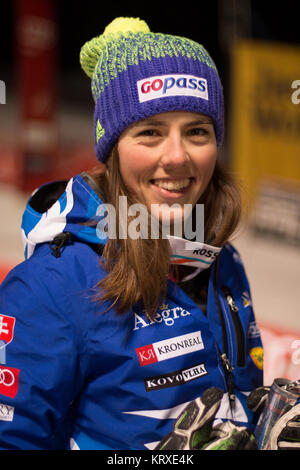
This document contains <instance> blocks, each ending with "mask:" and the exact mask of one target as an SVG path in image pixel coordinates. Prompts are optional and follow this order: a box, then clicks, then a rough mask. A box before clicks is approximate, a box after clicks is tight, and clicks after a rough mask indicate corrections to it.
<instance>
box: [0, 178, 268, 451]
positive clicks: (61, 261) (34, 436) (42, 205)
mask: <svg viewBox="0 0 300 470" xmlns="http://www.w3.org/2000/svg"><path fill="white" fill-rule="evenodd" d="M99 204H101V199H100V196H99V194H98V192H97V189H96V187H94V186H93V184H92V182H91V181H90V180H89V178H88V176H87V175H86V174H85V173H83V174H80V175H77V176H75V177H74V178H72V179H71V180H70V181H68V182H62V181H61V182H56V183H50V184H46V185H44V186H42V187H41V188H40V189H39V190H38V191H37V192H35V193H34V194H33V195H32V197H31V198H30V200H29V202H28V204H27V207H26V210H25V213H24V216H23V223H22V236H23V240H24V243H25V258H26V259H25V261H24V262H22V263H21V264H19V265H17V266H16V267H15V268H14V269H13V270H12V271H11V272H10V273H9V274H8V275H7V277H6V279H5V280H4V281H3V283H2V285H1V287H0V449H22V450H25V449H40V450H48V449H114V450H120V449H138V450H139V449H141V450H142V449H144V450H145V449H153V448H154V447H155V446H156V444H157V443H158V442H159V441H160V440H161V439H162V437H163V436H165V435H166V434H167V433H168V432H170V430H171V429H172V426H173V424H174V420H175V419H176V418H177V417H178V415H179V414H180V412H181V411H182V410H183V408H184V407H185V406H186V404H187V403H188V402H190V401H191V400H193V399H195V398H196V397H198V396H199V395H201V394H202V392H203V391H204V390H205V389H207V388H209V387H211V386H216V387H219V388H220V389H222V390H223V391H224V396H223V399H222V403H221V406H220V408H219V411H218V413H217V415H216V421H215V422H216V423H217V422H220V420H223V421H224V420H228V419H233V420H234V421H235V422H237V423H239V424H245V425H246V426H248V427H250V428H251V427H253V426H254V425H255V422H254V418H253V415H252V413H251V412H250V411H249V410H248V409H247V406H246V398H247V395H248V394H249V392H250V391H251V390H253V389H254V388H255V387H258V386H260V385H262V380H263V370H262V343H261V339H260V334H259V330H258V328H257V325H256V322H255V317H254V314H253V310H252V304H251V297H250V290H249V285H248V281H247V278H246V275H245V272H244V268H243V265H242V262H241V259H240V257H239V254H238V253H237V251H236V250H235V249H234V247H233V246H232V245H231V244H226V245H225V246H224V247H223V248H222V250H221V252H220V254H219V256H218V258H217V260H218V262H217V261H214V263H213V264H212V266H211V268H210V271H209V281H208V291H207V304H206V312H204V311H203V309H201V307H200V306H199V305H198V304H197V303H196V302H195V301H194V300H193V299H192V297H191V296H190V295H188V294H187V293H186V292H185V291H184V290H183V289H182V288H181V287H180V286H179V285H177V284H176V283H175V282H173V280H171V279H170V280H168V286H167V298H166V300H165V302H164V303H163V304H162V305H161V306H160V308H159V309H158V311H157V314H156V317H155V319H154V320H152V321H151V320H149V319H148V318H147V317H146V316H145V313H144V311H143V306H142V305H138V304H137V305H135V306H134V307H133V308H132V310H131V311H129V312H127V313H125V314H124V315H121V316H120V315H116V312H115V310H114V309H113V308H111V309H108V310H107V311H106V312H105V313H104V311H105V310H106V309H107V308H108V307H109V305H110V304H109V303H108V302H104V303H103V304H102V305H99V303H98V302H97V301H96V299H95V293H96V289H95V286H96V285H97V283H98V282H99V280H100V279H101V278H103V276H105V272H104V270H103V268H102V267H101V265H100V262H99V260H100V256H101V255H100V254H99V246H101V244H100V242H99V238H98V236H97V232H96V227H95V226H91V224H86V223H85V222H88V221H90V220H91V219H93V218H94V217H95V216H96V214H97V211H98V208H99ZM102 243H103V242H102ZM100 252H101V250H100ZM149 276H151V273H149Z"/></svg>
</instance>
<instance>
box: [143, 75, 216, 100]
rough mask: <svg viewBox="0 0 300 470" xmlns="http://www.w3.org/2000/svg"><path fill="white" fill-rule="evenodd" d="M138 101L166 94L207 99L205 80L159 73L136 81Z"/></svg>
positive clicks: (162, 96)
mask: <svg viewBox="0 0 300 470" xmlns="http://www.w3.org/2000/svg"><path fill="white" fill-rule="evenodd" d="M137 88H138V94H139V101H140V103H142V102H144V101H149V100H155V99H157V98H164V97H168V96H195V97H196V98H202V99H205V100H208V92H207V80H206V79H205V78H199V77H195V76H194V75H186V74H183V75H179V74H170V75H160V76H156V77H149V78H144V79H143V80H138V81H137Z"/></svg>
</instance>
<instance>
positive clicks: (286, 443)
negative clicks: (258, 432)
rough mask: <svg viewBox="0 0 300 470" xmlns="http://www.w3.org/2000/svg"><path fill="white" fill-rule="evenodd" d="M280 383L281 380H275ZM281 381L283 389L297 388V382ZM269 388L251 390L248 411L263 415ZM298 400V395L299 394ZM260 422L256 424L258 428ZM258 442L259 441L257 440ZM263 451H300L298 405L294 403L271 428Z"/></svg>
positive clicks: (299, 410) (299, 407)
mask: <svg viewBox="0 0 300 470" xmlns="http://www.w3.org/2000/svg"><path fill="white" fill-rule="evenodd" d="M276 380H278V381H280V380H281V379H276ZM288 382H289V381H283V380H282V384H283V386H284V387H286V386H287V389H288V388H292V387H293V386H295V387H298V386H299V383H300V382H299V381H295V382H290V383H288ZM270 388H271V387H259V388H257V389H255V390H253V391H252V392H251V393H250V395H249V396H248V398H247V406H248V408H249V409H250V410H252V411H254V412H257V413H260V414H261V413H263V411H264V409H265V407H266V406H268V401H269V392H270ZM299 400H300V393H299ZM259 425H260V422H259V423H258V428H259ZM258 440H259V439H258ZM263 449H268V450H300V403H296V404H295V405H293V406H291V408H290V409H289V410H288V411H287V412H286V413H284V414H283V415H282V416H281V417H279V418H278V419H277V421H276V422H275V423H274V425H273V426H272V429H271V430H270V433H269V436H268V438H267V442H265V444H264V446H263Z"/></svg>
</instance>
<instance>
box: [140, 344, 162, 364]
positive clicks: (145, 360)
mask: <svg viewBox="0 0 300 470" xmlns="http://www.w3.org/2000/svg"><path fill="white" fill-rule="evenodd" d="M135 351H136V353H137V355H138V358H139V361H140V364H141V366H147V365H148V364H152V363H153V362H157V360H158V359H157V356H156V354H155V351H154V348H153V345H152V344H148V345H147V346H142V347H141V348H136V350H135Z"/></svg>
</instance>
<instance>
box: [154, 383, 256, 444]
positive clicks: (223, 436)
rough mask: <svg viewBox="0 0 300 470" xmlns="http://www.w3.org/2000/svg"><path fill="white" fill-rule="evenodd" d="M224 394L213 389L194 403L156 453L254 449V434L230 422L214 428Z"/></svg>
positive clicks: (185, 410) (179, 418) (187, 408)
mask: <svg viewBox="0 0 300 470" xmlns="http://www.w3.org/2000/svg"><path fill="white" fill-rule="evenodd" d="M223 394H224V393H223V391H222V390H220V389H218V388H216V387H212V388H209V389H207V390H205V391H204V393H203V395H202V396H201V397H199V398H196V400H193V401H192V402H190V403H189V404H188V405H187V406H186V408H185V409H184V410H183V411H182V413H181V414H180V416H179V417H178V418H177V420H176V422H175V424H174V428H173V431H172V432H170V433H169V434H167V435H166V436H165V437H164V438H163V439H162V440H161V441H160V443H159V444H158V445H157V447H156V448H155V450H239V449H243V450H253V449H257V446H256V442H255V438H254V436H253V434H252V433H251V432H250V431H249V430H248V429H247V428H246V427H243V426H237V425H235V424H233V423H232V422H230V421H226V422H224V423H220V424H218V425H216V426H215V427H212V424H213V421H214V419H215V415H216V413H217V411H218V409H219V407H220V404H221V401H222V397H223Z"/></svg>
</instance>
